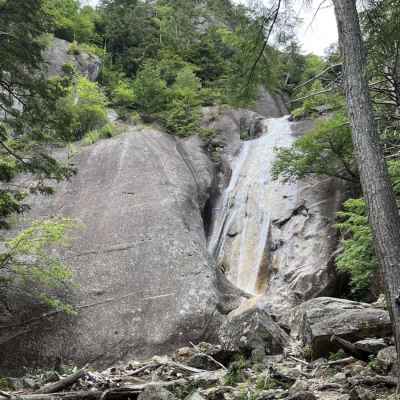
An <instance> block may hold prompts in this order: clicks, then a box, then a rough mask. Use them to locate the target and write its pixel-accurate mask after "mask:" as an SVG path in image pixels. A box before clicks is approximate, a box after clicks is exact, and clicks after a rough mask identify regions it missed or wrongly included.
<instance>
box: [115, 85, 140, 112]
mask: <svg viewBox="0 0 400 400" xmlns="http://www.w3.org/2000/svg"><path fill="white" fill-rule="evenodd" d="M112 100H113V103H114V104H115V105H116V106H117V107H123V108H132V107H133V106H134V103H135V100H136V97H135V94H134V92H133V88H132V84H131V83H130V82H129V81H128V80H120V81H119V82H118V84H117V85H116V86H115V88H114V89H113V91H112Z"/></svg>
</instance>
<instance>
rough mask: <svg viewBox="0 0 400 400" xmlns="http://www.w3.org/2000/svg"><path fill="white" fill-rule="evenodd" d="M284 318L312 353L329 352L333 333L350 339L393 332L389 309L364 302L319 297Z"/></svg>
mask: <svg viewBox="0 0 400 400" xmlns="http://www.w3.org/2000/svg"><path fill="white" fill-rule="evenodd" d="M284 320H285V318H283V319H282V320H281V321H280V322H281V324H282V325H285V326H287V327H289V329H290V334H291V336H292V337H293V338H294V339H296V340H299V341H300V343H301V345H303V346H309V347H310V349H311V350H312V354H313V357H319V356H321V355H325V356H326V355H328V354H329V353H330V352H335V351H337V350H338V347H337V346H336V345H334V344H333V343H331V340H330V339H331V337H332V335H335V336H337V337H341V338H343V339H346V340H348V341H350V342H356V341H358V340H360V339H364V338H371V337H378V338H379V337H386V336H390V335H391V334H392V325H391V322H390V318H389V313H388V312H387V311H385V310H382V309H378V308H374V307H372V306H371V305H369V304H366V303H358V302H355V301H350V300H344V299H335V298H330V297H320V298H316V299H312V300H309V301H307V302H305V303H304V304H302V305H300V306H298V307H297V308H295V309H294V310H293V311H291V312H290V313H289V315H287V318H286V321H284Z"/></svg>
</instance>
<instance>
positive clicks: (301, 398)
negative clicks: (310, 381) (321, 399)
mask: <svg viewBox="0 0 400 400" xmlns="http://www.w3.org/2000/svg"><path fill="white" fill-rule="evenodd" d="M287 400H317V397H316V396H315V394H314V393H312V392H298V393H296V394H292V395H291V396H289V397H288V398H287Z"/></svg>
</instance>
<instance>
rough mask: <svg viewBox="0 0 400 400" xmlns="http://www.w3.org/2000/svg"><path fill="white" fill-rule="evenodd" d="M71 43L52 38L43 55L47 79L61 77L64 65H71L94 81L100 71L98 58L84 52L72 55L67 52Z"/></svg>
mask: <svg viewBox="0 0 400 400" xmlns="http://www.w3.org/2000/svg"><path fill="white" fill-rule="evenodd" d="M70 45H71V43H69V42H67V41H65V40H62V39H58V38H54V39H53V42H52V43H51V45H50V46H49V48H48V49H47V50H46V51H45V53H44V59H45V61H46V63H47V74H48V76H49V77H54V76H60V75H61V76H62V75H63V66H64V65H65V64H71V65H73V66H74V67H75V68H76V69H77V71H78V72H79V73H80V74H81V75H84V76H86V77H87V78H88V79H89V80H91V81H95V80H96V79H97V78H98V76H99V73H100V70H101V61H100V59H99V57H97V56H94V55H92V54H88V53H85V52H79V54H72V53H71V52H70V50H69V48H70Z"/></svg>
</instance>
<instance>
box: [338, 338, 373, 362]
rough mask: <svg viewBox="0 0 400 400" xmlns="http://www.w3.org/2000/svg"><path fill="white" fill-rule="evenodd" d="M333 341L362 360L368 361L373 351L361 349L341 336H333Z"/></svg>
mask: <svg viewBox="0 0 400 400" xmlns="http://www.w3.org/2000/svg"><path fill="white" fill-rule="evenodd" d="M331 343H335V344H337V345H338V346H339V347H341V348H342V349H343V350H344V351H345V352H347V353H349V354H351V355H352V356H353V357H355V358H357V359H358V360H361V361H368V358H369V356H370V355H371V353H368V352H367V351H364V350H360V349H358V348H357V347H356V346H354V344H353V343H351V342H349V341H347V340H345V339H342V338H340V337H337V336H335V335H333V336H331Z"/></svg>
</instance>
